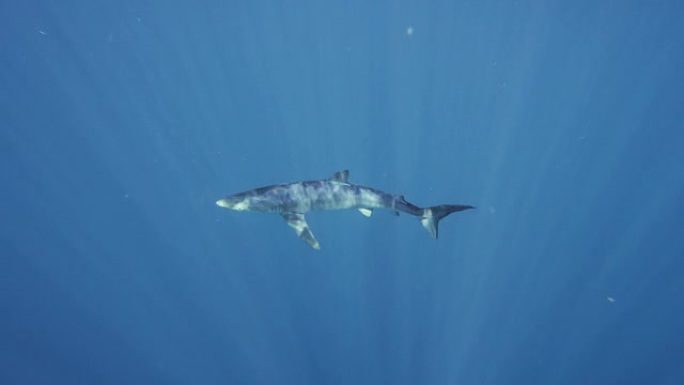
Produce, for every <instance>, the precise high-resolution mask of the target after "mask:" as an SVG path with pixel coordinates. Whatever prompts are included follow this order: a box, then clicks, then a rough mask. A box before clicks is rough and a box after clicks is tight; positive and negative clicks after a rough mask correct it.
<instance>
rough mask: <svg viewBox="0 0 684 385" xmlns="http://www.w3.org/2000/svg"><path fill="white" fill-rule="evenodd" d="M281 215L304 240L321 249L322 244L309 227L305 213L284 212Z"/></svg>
mask: <svg viewBox="0 0 684 385" xmlns="http://www.w3.org/2000/svg"><path fill="white" fill-rule="evenodd" d="M281 215H282V216H283V218H284V219H285V221H287V224H288V225H289V226H290V227H292V228H293V229H294V231H295V232H296V233H297V236H298V237H299V238H301V239H302V240H304V242H306V243H308V244H309V246H311V247H313V248H314V249H316V250H320V248H321V245H320V244H319V243H318V241H317V240H316V238H315V237H314V235H313V233H312V232H311V229H309V225H308V224H307V223H306V218H304V214H297V213H283V214H281Z"/></svg>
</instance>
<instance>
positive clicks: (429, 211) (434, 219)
mask: <svg viewBox="0 0 684 385" xmlns="http://www.w3.org/2000/svg"><path fill="white" fill-rule="evenodd" d="M474 208H475V207H473V206H467V205H439V206H432V207H428V208H426V209H423V216H422V218H420V223H422V224H423V227H425V230H427V232H428V233H430V236H432V238H435V239H437V236H438V235H439V233H438V226H439V221H440V220H441V219H442V218H444V217H446V216H447V215H449V214H451V213H455V212H458V211H463V210H469V209H474Z"/></svg>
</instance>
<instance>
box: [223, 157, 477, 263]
mask: <svg viewBox="0 0 684 385" xmlns="http://www.w3.org/2000/svg"><path fill="white" fill-rule="evenodd" d="M348 179H349V171H348V170H344V171H339V172H336V173H335V174H334V175H333V176H332V177H330V178H328V179H323V180H313V181H305V182H295V183H287V184H279V185H273V186H266V187H261V188H257V189H254V190H250V191H245V192H241V193H238V194H234V195H230V196H227V197H225V198H223V199H219V200H218V201H216V204H217V205H218V206H220V207H224V208H227V209H230V210H235V211H261V212H267V213H277V214H280V215H281V216H282V217H283V218H284V219H285V221H286V222H287V224H288V225H289V226H290V227H292V228H293V229H294V230H295V232H296V233H297V236H299V237H300V238H301V239H302V240H304V241H305V242H306V243H308V244H309V246H311V247H312V248H314V249H316V250H318V249H320V248H321V246H320V244H319V243H318V241H317V240H316V238H315V237H314V235H313V233H312V232H311V229H309V225H308V224H307V223H306V218H304V214H306V213H308V212H309V211H322V210H343V209H351V208H356V209H358V210H359V211H360V212H361V214H363V215H365V216H367V217H369V216H371V214H372V212H373V209H379V208H382V209H389V210H392V211H394V212H395V213H396V214H397V215H398V214H399V211H401V212H404V213H407V214H410V215H414V216H417V217H420V222H421V224H422V225H423V227H424V228H425V230H427V232H428V233H429V234H430V236H432V238H435V239H437V236H438V225H439V221H440V220H441V219H442V218H444V217H446V216H447V215H449V214H452V213H455V212H458V211H463V210H468V209H474V208H475V207H473V206H468V205H439V206H432V207H427V208H422V207H418V206H416V205H413V204H411V203H409V202H407V201H406V200H405V199H404V197H403V196H402V195H395V194H389V193H386V192H384V191H380V190H377V189H374V188H371V187H365V186H361V185H358V184H352V183H349V181H348Z"/></svg>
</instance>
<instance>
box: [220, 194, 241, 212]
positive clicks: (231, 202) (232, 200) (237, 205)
mask: <svg viewBox="0 0 684 385" xmlns="http://www.w3.org/2000/svg"><path fill="white" fill-rule="evenodd" d="M241 195H242V194H238V195H231V196H229V197H226V198H223V199H219V200H217V201H216V205H217V206H219V207H223V208H226V209H229V210H235V211H247V210H249V200H248V199H247V197H245V196H241Z"/></svg>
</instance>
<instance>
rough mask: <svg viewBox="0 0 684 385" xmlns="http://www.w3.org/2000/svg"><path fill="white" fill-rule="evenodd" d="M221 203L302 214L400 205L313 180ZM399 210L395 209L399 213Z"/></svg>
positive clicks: (377, 194) (387, 197)
mask: <svg viewBox="0 0 684 385" xmlns="http://www.w3.org/2000/svg"><path fill="white" fill-rule="evenodd" d="M224 200H227V201H232V202H236V203H237V202H243V203H244V204H245V205H246V206H247V207H248V210H250V211H263V212H272V213H299V214H306V213H308V212H309V211H322V210H343V209H350V208H361V207H363V208H373V209H376V208H389V209H394V208H395V206H397V204H396V203H395V202H397V201H403V197H401V196H396V195H392V194H388V193H385V192H383V191H380V190H376V189H373V188H370V187H364V186H360V185H356V184H350V183H345V182H338V181H334V180H316V181H307V182H297V183H288V184H280V185H274V186H267V187H261V188H258V189H255V190H251V191H246V192H243V193H240V194H235V195H232V196H229V197H227V198H224ZM400 207H401V205H399V207H396V209H398V210H401V208H400ZM402 211H403V210H402ZM420 212H421V213H422V210H421V211H420ZM411 214H413V213H411ZM413 215H418V214H417V213H416V214H413Z"/></svg>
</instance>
